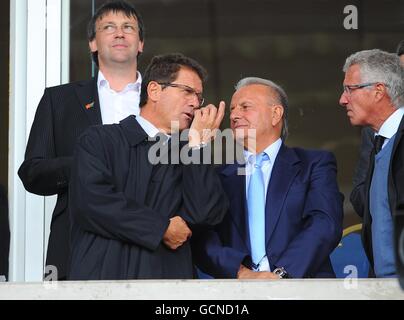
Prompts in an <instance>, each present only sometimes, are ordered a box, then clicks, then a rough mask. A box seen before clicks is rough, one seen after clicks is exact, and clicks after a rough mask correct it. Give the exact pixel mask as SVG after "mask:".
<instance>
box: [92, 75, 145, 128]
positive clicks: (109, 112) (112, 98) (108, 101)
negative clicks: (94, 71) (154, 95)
mask: <svg viewBox="0 0 404 320" xmlns="http://www.w3.org/2000/svg"><path fill="white" fill-rule="evenodd" d="M141 85H142V76H141V74H140V72H139V71H138V72H137V80H136V82H134V83H129V84H128V85H127V86H126V87H125V88H124V89H123V90H122V91H120V92H116V91H115V90H113V89H111V87H110V85H109V82H108V80H107V79H105V77H104V75H103V74H102V72H101V71H98V81H97V86H98V97H99V99H100V109H101V117H102V123H103V124H112V123H119V121H121V120H123V119H125V118H126V117H128V116H130V115H136V116H137V115H138V114H139V101H140V90H141Z"/></svg>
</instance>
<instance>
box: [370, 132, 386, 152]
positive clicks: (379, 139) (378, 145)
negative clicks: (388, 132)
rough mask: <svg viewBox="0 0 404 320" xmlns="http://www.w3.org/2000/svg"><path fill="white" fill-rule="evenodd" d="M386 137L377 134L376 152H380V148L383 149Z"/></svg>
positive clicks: (375, 141)
mask: <svg viewBox="0 0 404 320" xmlns="http://www.w3.org/2000/svg"><path fill="white" fill-rule="evenodd" d="M385 139H386V137H383V136H381V135H377V136H375V140H374V142H373V143H374V147H375V153H376V154H378V153H379V151H380V150H382V146H383V142H384V140H385Z"/></svg>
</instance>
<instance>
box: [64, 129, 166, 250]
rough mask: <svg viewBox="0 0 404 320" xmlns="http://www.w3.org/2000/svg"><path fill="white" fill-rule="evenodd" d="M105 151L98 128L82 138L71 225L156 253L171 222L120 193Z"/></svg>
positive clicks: (73, 178) (74, 174)
mask: <svg viewBox="0 0 404 320" xmlns="http://www.w3.org/2000/svg"><path fill="white" fill-rule="evenodd" d="M100 128H102V127H100ZM104 147H105V145H104V144H103V138H102V136H101V135H100V133H99V131H98V127H92V128H90V129H88V130H87V131H86V132H85V133H83V135H82V136H81V137H80V138H79V142H78V144H77V146H76V151H75V157H74V162H73V167H72V174H71V182H70V187H69V208H70V210H71V216H72V221H73V222H74V224H78V225H79V227H80V228H81V229H83V230H85V231H88V232H91V233H94V234H97V235H100V236H102V237H105V238H109V239H116V240H120V241H123V242H128V243H134V244H136V245H139V246H143V247H146V248H148V249H150V250H155V249H156V248H157V247H158V245H159V244H160V242H161V240H162V238H163V235H164V233H165V231H166V229H167V227H168V224H169V221H168V219H165V218H163V217H161V216H160V215H159V214H158V213H156V212H154V211H153V210H152V209H151V208H148V207H146V206H144V205H142V204H139V203H137V202H136V201H134V200H131V199H127V197H126V196H125V194H124V193H123V192H122V191H119V190H117V188H116V187H115V184H114V176H113V174H112V170H111V168H110V166H109V163H108V160H107V155H106V151H105V148H104ZM109 151H110V152H114V151H113V150H112V151H111V150H109ZM74 224H73V227H74Z"/></svg>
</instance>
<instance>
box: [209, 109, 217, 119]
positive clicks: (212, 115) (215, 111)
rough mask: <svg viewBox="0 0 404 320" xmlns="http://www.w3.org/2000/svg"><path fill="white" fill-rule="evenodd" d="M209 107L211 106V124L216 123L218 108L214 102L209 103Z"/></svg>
mask: <svg viewBox="0 0 404 320" xmlns="http://www.w3.org/2000/svg"><path fill="white" fill-rule="evenodd" d="M209 107H210V113H209V122H210V123H211V124H215V122H216V115H217V108H216V107H215V106H214V105H213V104H211V105H209Z"/></svg>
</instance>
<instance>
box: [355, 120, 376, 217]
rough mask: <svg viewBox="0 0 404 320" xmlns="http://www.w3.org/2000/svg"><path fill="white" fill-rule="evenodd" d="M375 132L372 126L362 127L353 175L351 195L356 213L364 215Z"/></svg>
mask: <svg viewBox="0 0 404 320" xmlns="http://www.w3.org/2000/svg"><path fill="white" fill-rule="evenodd" d="M373 135H374V132H373V130H372V129H371V128H363V129H362V138H361V145H360V155H359V161H358V164H357V166H356V169H355V173H354V176H353V188H352V192H351V195H350V197H349V200H350V202H351V203H352V206H353V207H354V209H355V211H356V213H357V214H358V215H359V216H361V217H363V211H364V203H365V197H366V190H365V181H366V177H367V174H368V171H369V165H370V163H369V161H370V154H371V152H372V148H373Z"/></svg>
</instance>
